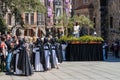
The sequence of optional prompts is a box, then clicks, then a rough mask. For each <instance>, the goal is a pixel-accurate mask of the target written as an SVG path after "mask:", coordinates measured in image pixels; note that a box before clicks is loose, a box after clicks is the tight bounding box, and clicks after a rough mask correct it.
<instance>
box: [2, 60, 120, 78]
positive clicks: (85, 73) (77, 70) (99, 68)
mask: <svg viewBox="0 0 120 80" xmlns="http://www.w3.org/2000/svg"><path fill="white" fill-rule="evenodd" d="M0 80H120V59H115V58H110V59H108V60H107V61H104V62H101V61H95V62H86V61H85V62H63V63H62V64H61V65H60V69H58V70H57V69H53V70H51V71H48V72H35V73H34V75H32V76H30V77H24V76H15V75H5V73H0Z"/></svg>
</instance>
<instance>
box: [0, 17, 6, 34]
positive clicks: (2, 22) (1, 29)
mask: <svg viewBox="0 0 120 80" xmlns="http://www.w3.org/2000/svg"><path fill="white" fill-rule="evenodd" d="M6 30H7V27H6V24H5V20H4V19H3V17H2V16H1V15H0V32H1V33H5V31H6Z"/></svg>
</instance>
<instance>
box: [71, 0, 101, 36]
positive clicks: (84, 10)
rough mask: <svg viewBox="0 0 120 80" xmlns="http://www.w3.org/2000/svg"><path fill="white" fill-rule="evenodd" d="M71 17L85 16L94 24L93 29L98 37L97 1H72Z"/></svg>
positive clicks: (98, 14)
mask: <svg viewBox="0 0 120 80" xmlns="http://www.w3.org/2000/svg"><path fill="white" fill-rule="evenodd" d="M72 6H73V15H85V16H87V17H89V18H90V19H91V20H92V21H93V22H94V28H95V31H96V32H97V34H98V35H101V30H100V25H101V24H100V20H101V18H100V1H99V0H73V5H72Z"/></svg>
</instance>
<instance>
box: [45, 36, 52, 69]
mask: <svg viewBox="0 0 120 80" xmlns="http://www.w3.org/2000/svg"><path fill="white" fill-rule="evenodd" d="M50 46H51V44H50V42H49V41H48V38H45V39H44V45H43V50H44V55H45V62H46V67H47V70H50V69H51V68H54V65H53V61H52V56H51V55H52V51H51V47H50Z"/></svg>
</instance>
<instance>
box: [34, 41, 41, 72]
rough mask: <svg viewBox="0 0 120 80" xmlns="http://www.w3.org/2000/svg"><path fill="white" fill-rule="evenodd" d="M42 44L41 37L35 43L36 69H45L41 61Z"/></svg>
mask: <svg viewBox="0 0 120 80" xmlns="http://www.w3.org/2000/svg"><path fill="white" fill-rule="evenodd" d="M42 49H43V48H42V45H41V43H40V41H39V39H37V41H36V43H35V46H34V48H33V52H34V55H35V56H34V59H35V60H34V61H35V62H34V65H35V66H34V68H35V71H43V65H42V63H41V56H42V53H43V52H42Z"/></svg>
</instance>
